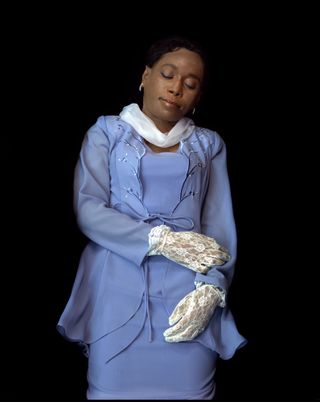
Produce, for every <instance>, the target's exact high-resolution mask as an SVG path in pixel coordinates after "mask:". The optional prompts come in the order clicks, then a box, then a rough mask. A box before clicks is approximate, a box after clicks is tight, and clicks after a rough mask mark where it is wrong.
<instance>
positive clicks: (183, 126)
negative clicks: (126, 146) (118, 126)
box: [119, 103, 195, 148]
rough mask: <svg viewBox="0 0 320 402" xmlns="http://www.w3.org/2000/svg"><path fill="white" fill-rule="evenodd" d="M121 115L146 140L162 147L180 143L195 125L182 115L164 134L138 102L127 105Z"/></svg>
mask: <svg viewBox="0 0 320 402" xmlns="http://www.w3.org/2000/svg"><path fill="white" fill-rule="evenodd" d="M119 116H120V117H121V119H122V120H124V121H125V122H127V123H129V124H130V125H131V126H132V127H133V128H134V129H135V130H136V131H137V132H138V134H140V135H141V136H142V137H143V138H144V139H145V140H147V141H148V142H150V143H151V144H154V145H157V146H158V147H161V148H168V147H171V146H172V145H176V144H178V142H180V141H181V140H182V139H185V138H187V137H189V135H190V134H191V133H192V131H193V129H194V126H195V125H194V122H193V120H191V119H189V118H187V117H182V118H181V119H180V120H179V121H178V122H177V123H176V124H175V125H174V127H172V129H171V130H170V131H169V132H168V133H166V134H164V133H162V132H161V131H160V130H159V129H158V128H157V127H156V125H155V124H154V122H153V121H152V120H151V119H150V118H149V117H148V116H146V115H145V114H144V113H143V112H142V111H141V110H140V108H139V106H138V105H137V104H136V103H131V104H130V105H128V106H125V107H124V108H123V109H122V112H121V113H120V115H119Z"/></svg>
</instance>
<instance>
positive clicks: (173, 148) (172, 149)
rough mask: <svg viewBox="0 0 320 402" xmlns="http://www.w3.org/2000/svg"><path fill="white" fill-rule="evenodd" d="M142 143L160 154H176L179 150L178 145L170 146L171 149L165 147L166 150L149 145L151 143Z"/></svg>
mask: <svg viewBox="0 0 320 402" xmlns="http://www.w3.org/2000/svg"><path fill="white" fill-rule="evenodd" d="M144 142H145V143H146V145H148V147H149V148H150V149H151V150H152V151H153V152H156V153H160V152H177V151H178V149H179V143H178V144H175V145H172V146H171V147H167V148H162V147H158V145H154V144H151V142H149V141H147V140H144Z"/></svg>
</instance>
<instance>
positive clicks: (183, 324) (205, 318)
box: [163, 282, 222, 342]
mask: <svg viewBox="0 0 320 402" xmlns="http://www.w3.org/2000/svg"><path fill="white" fill-rule="evenodd" d="M221 301H222V300H221V296H220V291H219V290H217V289H216V288H215V286H213V285H208V284H203V282H199V285H198V284H197V288H196V289H195V290H193V291H192V292H190V293H188V294H187V295H186V296H185V297H184V298H183V299H182V300H180V302H179V303H178V304H177V305H176V307H175V309H174V310H173V312H172V314H171V316H170V317H169V324H170V325H173V327H170V328H168V329H166V330H165V331H164V333H163V335H164V338H165V340H166V341H167V342H182V341H191V340H192V339H194V338H195V337H196V336H198V335H199V334H200V333H201V332H202V331H203V330H204V329H205V328H206V326H207V325H208V323H209V321H210V319H211V317H212V315H213V313H214V310H215V308H216V307H217V306H218V305H219V304H220V302H221ZM174 324H175V325H174Z"/></svg>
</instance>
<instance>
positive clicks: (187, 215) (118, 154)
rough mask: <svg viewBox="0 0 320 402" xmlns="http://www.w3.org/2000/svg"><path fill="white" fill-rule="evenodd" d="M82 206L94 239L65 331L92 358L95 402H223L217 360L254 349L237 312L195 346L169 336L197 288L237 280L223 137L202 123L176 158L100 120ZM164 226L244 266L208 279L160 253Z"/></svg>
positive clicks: (79, 171)
mask: <svg viewBox="0 0 320 402" xmlns="http://www.w3.org/2000/svg"><path fill="white" fill-rule="evenodd" d="M75 210H76V214H77V218H78V224H79V227H80V229H81V230H82V231H83V233H84V234H85V235H86V236H87V237H88V238H89V239H90V242H89V244H88V245H87V247H86V248H85V250H84V252H83V254H82V257H81V260H80V264H79V269H78V272H77V276H76V280H75V283H74V286H73V289H72V293H71V296H70V299H69V301H68V303H67V306H66V308H65V310H64V312H63V314H62V316H61V318H60V320H59V323H58V330H59V331H60V333H61V334H62V335H63V336H65V337H66V338H67V339H68V340H70V341H73V342H79V343H81V344H82V345H83V346H84V347H85V349H86V351H87V355H88V357H89V359H88V384H89V386H88V391H87V397H88V399H212V397H213V394H214V372H215V365H216V359H217V357H221V358H222V359H228V358H230V357H232V355H233V354H234V352H235V350H236V349H237V348H239V347H240V346H242V345H243V344H245V342H246V340H245V339H244V338H243V337H242V336H241V335H240V334H239V333H238V331H237V328H236V325H235V322H234V319H233V316H232V313H231V312H230V310H229V309H228V307H227V306H226V307H224V308H221V307H218V308H217V309H216V310H215V313H214V315H213V317H212V319H211V321H210V323H209V325H208V327H207V329H206V330H205V331H204V332H203V333H202V334H200V335H199V336H198V337H197V338H196V339H194V340H193V341H190V342H179V343H168V342H165V340H164V337H163V335H162V333H163V331H164V330H165V329H166V328H168V326H169V324H168V317H169V315H170V314H171V312H172V311H173V309H174V307H175V306H176V304H177V303H178V302H179V300H180V299H182V298H183V297H184V296H185V295H186V294H187V293H188V292H190V291H192V290H193V289H194V288H195V287H194V281H195V280H201V281H204V282H207V283H212V284H215V285H216V286H219V287H220V288H222V289H224V290H225V291H226V292H227V290H228V286H229V285H230V283H231V280H232V276H233V271H234V264H235V259H236V231H235V225H234V218H233V213H232V203H231V197H230V188H229V181H228V176H227V169H226V155H225V145H224V143H223V141H222V139H221V137H220V136H219V135H218V134H217V133H215V132H212V131H210V130H207V129H203V128H199V127H196V128H195V130H194V132H193V133H192V134H191V136H190V137H189V138H187V139H186V140H184V141H181V143H180V146H179V150H178V151H177V152H176V153H169V152H163V153H154V152H152V151H151V150H150V149H149V148H148V147H147V146H146V145H145V144H144V142H143V139H142V137H141V136H140V135H139V134H138V133H137V132H136V131H135V130H134V129H133V128H132V127H131V126H130V125H129V124H127V123H125V122H124V121H122V120H121V119H120V118H119V117H114V116H108V117H100V118H99V119H98V121H97V122H96V124H95V125H94V126H92V127H91V128H90V129H89V131H88V133H87V135H86V137H85V139H84V142H83V145H82V149H81V153H80V158H79V162H78V164H77V167H76V172H75ZM160 224H166V225H168V226H170V227H171V228H172V229H173V230H175V231H186V230H193V231H196V232H200V233H204V234H206V235H208V236H212V237H215V239H216V240H217V241H218V242H219V243H220V244H222V245H223V246H225V247H227V248H228V250H229V251H230V253H231V256H232V258H231V260H230V261H229V262H228V263H226V264H225V265H223V266H220V267H213V268H212V269H211V270H210V271H209V273H208V274H207V275H202V274H197V273H195V272H193V271H191V270H189V269H187V268H185V267H182V266H181V265H179V264H176V263H174V262H172V261H170V260H168V259H166V258H165V257H163V256H152V257H148V256H147V251H148V233H149V232H150V230H151V228H152V227H154V226H156V225H160Z"/></svg>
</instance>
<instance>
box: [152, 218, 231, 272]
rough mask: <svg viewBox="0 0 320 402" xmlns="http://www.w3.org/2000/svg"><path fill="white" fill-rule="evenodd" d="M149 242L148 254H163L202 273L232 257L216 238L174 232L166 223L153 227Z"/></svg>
mask: <svg viewBox="0 0 320 402" xmlns="http://www.w3.org/2000/svg"><path fill="white" fill-rule="evenodd" d="M149 244H150V248H149V253H148V255H163V256H165V257H167V258H168V259H169V260H172V261H175V262H176V263H178V264H180V265H183V266H184V267H187V268H189V269H191V270H192V271H195V272H200V273H201V274H206V273H207V272H208V271H209V269H210V268H211V267H212V266H213V265H222V264H224V263H225V262H226V261H228V260H229V259H230V255H229V254H228V251H227V250H226V249H225V248H224V247H222V246H220V245H219V244H218V243H217V242H216V240H215V239H214V238H212V237H208V236H205V235H203V234H200V233H195V232H173V231H172V230H171V228H170V227H168V226H166V225H160V226H156V227H154V228H152V229H151V231H150V233H149Z"/></svg>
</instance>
